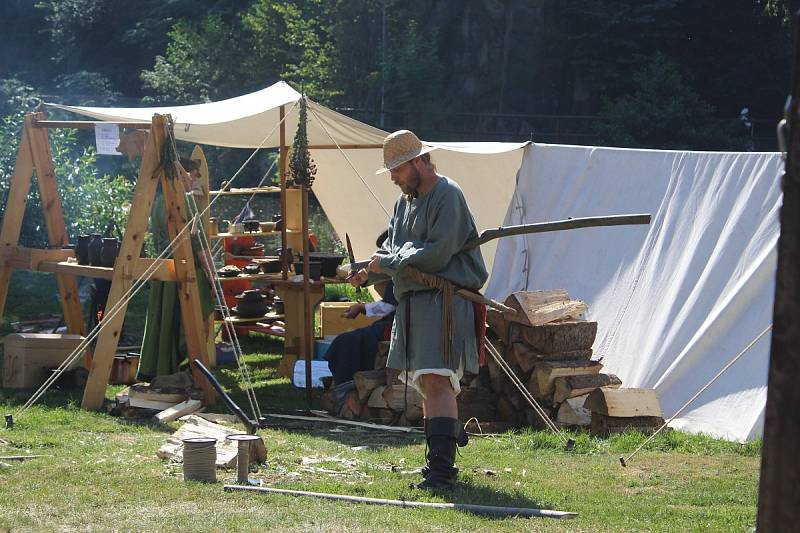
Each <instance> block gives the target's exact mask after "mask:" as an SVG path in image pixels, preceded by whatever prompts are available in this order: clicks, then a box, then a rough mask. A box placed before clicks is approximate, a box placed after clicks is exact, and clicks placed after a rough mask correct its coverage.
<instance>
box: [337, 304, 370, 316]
mask: <svg viewBox="0 0 800 533" xmlns="http://www.w3.org/2000/svg"><path fill="white" fill-rule="evenodd" d="M366 312H367V307H366V306H365V305H364V304H361V303H358V304H353V305H351V306H350V307H348V308H347V311H345V312H344V313H342V316H343V317H345V318H349V319H350V320H352V319H354V318H355V317H357V316H358V315H360V314H361V313H364V314H366Z"/></svg>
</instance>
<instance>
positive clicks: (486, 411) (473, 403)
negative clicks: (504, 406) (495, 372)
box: [456, 387, 497, 422]
mask: <svg viewBox="0 0 800 533" xmlns="http://www.w3.org/2000/svg"><path fill="white" fill-rule="evenodd" d="M456 404H457V405H458V417H459V419H460V420H461V421H462V422H466V421H467V420H469V419H470V418H473V417H474V418H477V419H478V420H495V419H497V396H496V395H495V394H494V393H493V392H492V391H490V390H489V389H485V388H483V387H465V388H462V389H461V393H459V395H458V396H457V397H456Z"/></svg>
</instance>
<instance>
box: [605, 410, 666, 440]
mask: <svg viewBox="0 0 800 533" xmlns="http://www.w3.org/2000/svg"><path fill="white" fill-rule="evenodd" d="M663 425H664V419H663V418H661V417H660V416H632V417H618V416H606V415H604V414H600V413H592V426H591V429H590V432H591V434H592V435H594V436H596V437H608V436H609V435H612V434H614V433H624V432H625V431H627V430H629V429H635V430H636V431H640V432H642V433H645V434H651V433H653V432H655V431H656V430H657V429H658V428H660V427H661V426H663Z"/></svg>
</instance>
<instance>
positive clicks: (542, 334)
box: [518, 320, 597, 353]
mask: <svg viewBox="0 0 800 533" xmlns="http://www.w3.org/2000/svg"><path fill="white" fill-rule="evenodd" d="M518 331H519V333H520V334H521V337H522V341H523V342H525V343H526V344H527V345H528V347H530V348H531V349H532V350H534V351H536V352H538V353H556V352H572V351H575V350H587V349H589V348H591V347H592V344H594V339H595V336H596V335H597V322H588V321H585V320H575V321H566V322H553V323H550V324H543V325H541V326H522V325H520V326H519V328H518Z"/></svg>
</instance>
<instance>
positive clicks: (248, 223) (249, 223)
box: [242, 220, 261, 232]
mask: <svg viewBox="0 0 800 533" xmlns="http://www.w3.org/2000/svg"><path fill="white" fill-rule="evenodd" d="M242 227H243V228H244V231H248V232H254V231H259V230H260V229H261V223H260V222H259V221H258V220H245V221H244V222H242Z"/></svg>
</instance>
